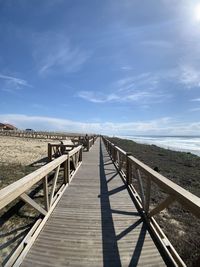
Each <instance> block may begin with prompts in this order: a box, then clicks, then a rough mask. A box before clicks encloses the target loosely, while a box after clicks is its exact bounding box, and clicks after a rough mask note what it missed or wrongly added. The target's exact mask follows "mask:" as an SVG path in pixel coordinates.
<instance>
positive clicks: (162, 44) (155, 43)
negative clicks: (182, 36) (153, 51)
mask: <svg viewBox="0 0 200 267" xmlns="http://www.w3.org/2000/svg"><path fill="white" fill-rule="evenodd" d="M141 44H142V45H144V46H148V47H149V46H150V47H155V48H161V49H169V48H172V47H173V44H172V43H171V42H169V41H165V40H144V41H142V42H141Z"/></svg>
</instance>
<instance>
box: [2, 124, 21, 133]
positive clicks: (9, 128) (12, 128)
mask: <svg viewBox="0 0 200 267" xmlns="http://www.w3.org/2000/svg"><path fill="white" fill-rule="evenodd" d="M15 130H17V128H16V127H15V126H13V125H11V124H8V123H0V131H15Z"/></svg>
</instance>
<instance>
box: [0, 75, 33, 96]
mask: <svg viewBox="0 0 200 267" xmlns="http://www.w3.org/2000/svg"><path fill="white" fill-rule="evenodd" d="M0 86H1V88H0V89H1V90H3V91H7V92H13V91H16V90H19V89H22V88H23V87H32V86H31V85H30V84H28V82H27V81H26V80H23V79H20V78H16V77H13V76H8V75H4V74H1V73H0Z"/></svg>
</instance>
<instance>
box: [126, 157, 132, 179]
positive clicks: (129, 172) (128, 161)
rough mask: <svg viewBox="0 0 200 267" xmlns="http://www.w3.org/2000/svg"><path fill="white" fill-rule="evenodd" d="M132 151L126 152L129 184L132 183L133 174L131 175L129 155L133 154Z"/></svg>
mask: <svg viewBox="0 0 200 267" xmlns="http://www.w3.org/2000/svg"><path fill="white" fill-rule="evenodd" d="M131 155H132V154H131V152H126V182H127V184H132V175H131V163H130V159H129V156H131Z"/></svg>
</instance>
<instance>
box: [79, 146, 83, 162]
mask: <svg viewBox="0 0 200 267" xmlns="http://www.w3.org/2000/svg"><path fill="white" fill-rule="evenodd" d="M82 160H83V147H81V149H80V154H79V161H82Z"/></svg>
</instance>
